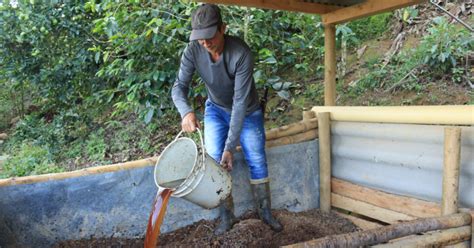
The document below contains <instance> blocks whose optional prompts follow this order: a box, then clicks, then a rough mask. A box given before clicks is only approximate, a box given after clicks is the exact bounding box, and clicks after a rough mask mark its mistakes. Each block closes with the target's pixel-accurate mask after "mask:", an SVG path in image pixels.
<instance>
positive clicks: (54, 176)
mask: <svg viewBox="0 0 474 248" xmlns="http://www.w3.org/2000/svg"><path fill="white" fill-rule="evenodd" d="M157 159H158V157H151V158H146V159H141V160H136V161H131V162H126V163H119V164H112V165H105V166H97V167H89V168H85V169H81V170H76V171H70V172H62V173H51V174H43V175H36V176H26V177H12V178H7V179H1V180H0V187H4V186H11V185H19V184H31V183H39V182H46V181H53V180H62V179H67V178H73V177H80V176H87V175H94V174H100V173H108V172H114V171H120V170H129V169H134V168H140V167H145V166H152V165H155V164H156V161H157Z"/></svg>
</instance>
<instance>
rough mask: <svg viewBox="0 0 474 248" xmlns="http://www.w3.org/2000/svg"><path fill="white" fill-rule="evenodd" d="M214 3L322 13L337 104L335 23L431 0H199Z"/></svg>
mask: <svg viewBox="0 0 474 248" xmlns="http://www.w3.org/2000/svg"><path fill="white" fill-rule="evenodd" d="M198 1H199V2H207V3H214V4H225V5H235V6H242V7H255V8H263V9H273V10H284V11H295V12H302V13H309V14H318V15H321V17H322V18H321V19H322V22H323V24H324V29H325V31H324V34H325V35H324V49H325V58H324V105H326V106H335V105H336V45H335V43H336V28H335V25H337V24H340V23H344V22H348V21H351V20H355V19H359V18H363V17H367V16H372V15H376V14H379V13H383V12H387V11H392V10H396V9H400V8H404V7H407V6H410V5H415V4H419V3H423V2H426V1H427V0H198Z"/></svg>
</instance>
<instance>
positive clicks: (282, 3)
mask: <svg viewBox="0 0 474 248" xmlns="http://www.w3.org/2000/svg"><path fill="white" fill-rule="evenodd" d="M198 2H206V3H214V4H225V5H236V6H242V7H254V8H263V9H273V10H286V11H296V12H303V13H309V14H324V13H328V12H332V11H335V10H338V9H340V8H342V7H340V6H334V5H327V4H320V3H311V2H303V1H301V0H274V1H271V0H198Z"/></svg>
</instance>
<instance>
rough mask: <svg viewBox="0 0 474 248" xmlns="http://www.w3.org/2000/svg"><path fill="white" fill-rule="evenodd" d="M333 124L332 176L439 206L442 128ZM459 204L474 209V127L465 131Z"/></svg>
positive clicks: (463, 134) (435, 126)
mask: <svg viewBox="0 0 474 248" xmlns="http://www.w3.org/2000/svg"><path fill="white" fill-rule="evenodd" d="M445 127H446V126H438V125H413V124H381V123H380V124H379V123H360V122H333V123H332V124H331V132H332V163H333V164H332V166H333V167H332V168H333V171H332V174H333V176H335V177H337V178H341V179H345V180H348V181H350V182H354V183H357V184H360V185H365V186H368V187H372V188H377V189H380V190H384V191H387V192H392V193H396V194H400V195H406V196H412V197H416V198H419V199H424V200H429V201H435V202H441V195H442V181H443V152H444V147H443V146H444V128H445ZM461 142H462V147H461V175H460V204H461V206H462V207H470V208H474V127H472V126H470V127H468V126H465V127H462V134H461Z"/></svg>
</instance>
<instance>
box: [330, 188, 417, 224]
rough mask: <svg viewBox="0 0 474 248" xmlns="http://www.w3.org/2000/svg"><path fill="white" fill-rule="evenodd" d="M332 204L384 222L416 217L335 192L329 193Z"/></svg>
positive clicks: (396, 221)
mask: <svg viewBox="0 0 474 248" xmlns="http://www.w3.org/2000/svg"><path fill="white" fill-rule="evenodd" d="M331 203H332V206H334V207H337V208H341V209H344V210H348V211H350V212H354V213H357V214H360V215H364V216H367V217H370V218H372V219H376V220H380V221H383V222H385V223H390V224H393V223H398V222H400V221H407V220H414V219H416V217H414V216H410V215H407V214H404V213H400V212H396V211H392V210H389V209H385V208H381V207H378V206H375V205H372V204H369V203H366V202H363V201H359V200H355V199H351V198H348V197H345V196H342V195H338V194H335V193H332V194H331Z"/></svg>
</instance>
